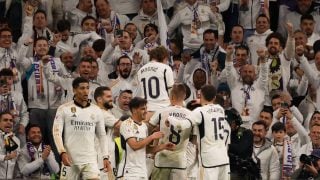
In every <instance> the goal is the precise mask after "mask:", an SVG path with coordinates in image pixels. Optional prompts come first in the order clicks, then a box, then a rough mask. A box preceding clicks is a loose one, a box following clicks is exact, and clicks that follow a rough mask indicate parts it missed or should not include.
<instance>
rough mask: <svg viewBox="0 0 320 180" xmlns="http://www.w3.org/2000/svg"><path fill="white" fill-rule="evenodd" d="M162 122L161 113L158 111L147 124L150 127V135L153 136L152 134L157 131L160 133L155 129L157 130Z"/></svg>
mask: <svg viewBox="0 0 320 180" xmlns="http://www.w3.org/2000/svg"><path fill="white" fill-rule="evenodd" d="M160 120H161V113H160V112H159V111H158V112H155V113H154V114H153V115H152V116H151V118H150V120H149V121H148V122H146V124H147V126H148V132H149V134H152V132H155V131H159V130H157V129H155V128H157V125H158V124H159V122H160Z"/></svg>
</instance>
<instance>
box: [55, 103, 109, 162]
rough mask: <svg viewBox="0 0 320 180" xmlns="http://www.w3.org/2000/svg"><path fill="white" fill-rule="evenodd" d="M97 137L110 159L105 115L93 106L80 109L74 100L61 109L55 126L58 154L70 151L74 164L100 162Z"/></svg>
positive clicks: (103, 152) (104, 154) (105, 154)
mask: <svg viewBox="0 0 320 180" xmlns="http://www.w3.org/2000/svg"><path fill="white" fill-rule="evenodd" d="M62 133H63V135H62ZM96 136H97V137H98V139H99V144H100V147H101V151H102V156H103V157H104V156H107V155H108V147H107V136H106V132H105V127H104V121H103V115H102V112H101V109H100V108H99V107H98V106H96V105H94V104H90V105H89V106H88V107H80V106H79V105H77V104H76V103H75V102H74V101H70V102H68V103H65V104H63V105H61V106H60V107H59V108H58V110H57V113H56V117H55V119H54V123H53V137H54V141H55V144H56V146H57V149H58V152H59V153H62V152H67V153H68V154H69V156H70V157H71V160H72V162H73V165H81V164H87V163H97V152H96V149H95V143H94V140H95V137H96ZM62 137H63V141H62Z"/></svg>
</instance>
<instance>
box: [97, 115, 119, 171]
mask: <svg viewBox="0 0 320 180" xmlns="http://www.w3.org/2000/svg"><path fill="white" fill-rule="evenodd" d="M101 111H102V113H103V119H104V126H105V129H106V133H107V139H108V148H109V149H108V151H109V161H110V162H111V165H112V167H113V168H115V165H116V161H115V153H114V151H115V146H114V140H113V127H114V125H115V124H116V123H117V121H118V120H117V119H116V118H115V117H114V116H113V115H112V114H111V112H110V111H109V110H108V111H106V110H101ZM96 145H97V153H98V166H99V169H103V156H102V154H101V149H100V145H99V142H98V141H96Z"/></svg>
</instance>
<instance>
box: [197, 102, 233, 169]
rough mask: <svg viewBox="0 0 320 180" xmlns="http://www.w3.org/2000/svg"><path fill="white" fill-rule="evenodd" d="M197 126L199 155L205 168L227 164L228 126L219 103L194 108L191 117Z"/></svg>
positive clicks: (229, 130)
mask: <svg viewBox="0 0 320 180" xmlns="http://www.w3.org/2000/svg"><path fill="white" fill-rule="evenodd" d="M191 119H193V120H194V121H195V123H196V124H197V125H198V128H199V138H200V143H199V144H198V145H199V149H200V157H201V162H202V166H203V167H205V168H209V167H216V166H222V165H227V164H229V157H228V149H227V146H228V144H230V132H231V129H230V126H229V124H228V122H227V121H226V120H225V113H224V109H223V108H222V107H221V106H220V105H216V104H208V105H205V106H202V107H198V108H196V109H195V110H194V111H193V112H192V118H191Z"/></svg>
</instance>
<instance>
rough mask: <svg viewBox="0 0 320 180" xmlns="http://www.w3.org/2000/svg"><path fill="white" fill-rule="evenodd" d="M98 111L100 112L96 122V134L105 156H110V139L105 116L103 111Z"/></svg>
mask: <svg viewBox="0 0 320 180" xmlns="http://www.w3.org/2000/svg"><path fill="white" fill-rule="evenodd" d="M97 113H98V114H97V118H98V122H97V124H96V135H97V137H98V139H99V143H100V147H101V151H102V156H103V158H109V153H108V144H107V142H108V140H107V134H106V131H105V122H104V118H103V115H102V112H101V111H100V112H97Z"/></svg>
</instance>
